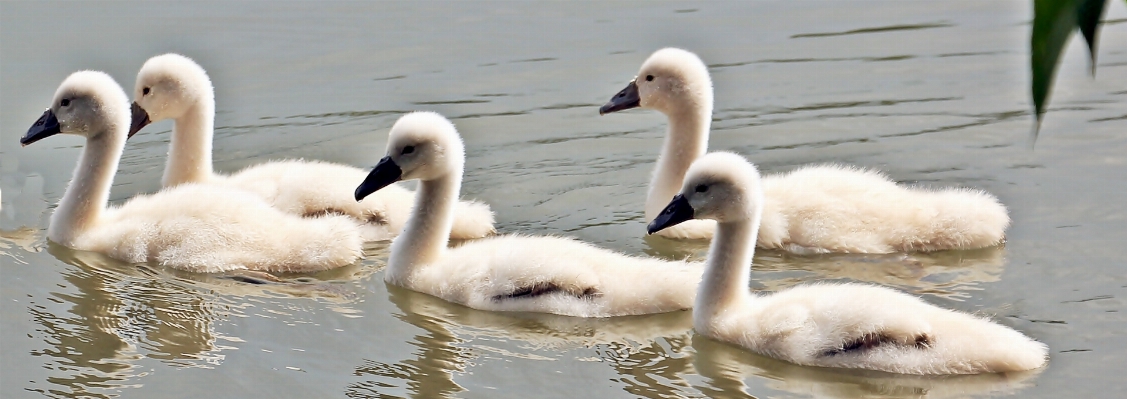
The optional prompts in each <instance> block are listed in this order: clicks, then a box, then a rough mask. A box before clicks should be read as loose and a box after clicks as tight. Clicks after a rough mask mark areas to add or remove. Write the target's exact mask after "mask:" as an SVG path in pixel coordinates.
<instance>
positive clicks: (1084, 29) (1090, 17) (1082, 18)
mask: <svg viewBox="0 0 1127 399" xmlns="http://www.w3.org/2000/svg"><path fill="white" fill-rule="evenodd" d="M1106 4H1107V2H1106V1H1104V0H1090V1H1083V2H1081V3H1080V8H1079V9H1078V10H1077V14H1076V18H1077V21H1076V22H1077V23H1079V24H1080V33H1081V34H1083V35H1084V41H1085V42H1088V57H1089V60H1090V61H1091V62H1092V76H1095V75H1096V54H1097V52H1096V44H1097V43H1098V41H1099V39H1100V38H1099V31H1098V30H1096V28H1098V27H1099V26H1100V19H1101V18H1103V15H1104V8H1105V7H1104V5H1106Z"/></svg>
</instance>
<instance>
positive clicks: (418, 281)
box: [355, 112, 701, 317]
mask: <svg viewBox="0 0 1127 399" xmlns="http://www.w3.org/2000/svg"><path fill="white" fill-rule="evenodd" d="M464 164H465V149H464V146H463V144H462V139H461V137H460V136H459V135H458V132H457V131H456V130H455V128H454V125H453V124H451V123H450V122H449V121H448V120H446V118H443V117H442V116H441V115H438V114H435V113H430V112H415V113H411V114H407V115H404V116H403V117H402V118H400V119H399V120H398V121H397V122H396V123H395V125H394V126H392V128H391V133H390V138H389V140H388V144H387V156H386V157H384V158H383V159H381V160H380V162H379V164H378V165H376V167H375V169H373V170H372V172H371V174H369V175H368V177H367V178H365V179H364V181H363V183H361V184H360V185H359V186H358V187H356V192H355V196H356V199H357V200H360V199H363V198H364V197H365V196H367V195H369V194H371V193H373V192H376V191H377V190H380V189H382V188H383V187H386V186H387V185H389V184H392V183H394V182H396V181H399V180H409V179H418V180H419V189H418V195H417V196H416V198H415V206H414V210H413V211H412V214H411V217H410V218H409V220H408V221H407V226H406V228H404V230H403V233H402V234H401V235H400V236H398V237H396V238H395V240H394V241H393V242H392V246H391V256H390V258H389V260H388V266H387V270H386V271H385V275H384V280H385V281H387V282H389V283H391V284H395V285H398V286H402V287H406V288H409V289H412V290H415V291H419V292H423V293H427V294H430V295H434V296H436V297H439V298H442V299H445V300H447V301H450V302H454V303H458V304H462V305H465V306H468V307H471V308H475V309H482V310H496V311H529V312H541V313H554V314H560V315H568V316H580V317H607V316H620V315H636V314H647V313H661V312H669V311H675V310H683V309H688V308H689V307H690V306H691V305H692V301H693V297H694V296H695V289H696V284H697V282H698V281H700V274H701V267H700V266H701V265H700V264H699V263H695V264H694V263H686V262H671V261H664V260H658V259H651V258H642V257H634V256H627V255H623V254H620V253H617V252H613V251H609V250H606V249H601V248H598V247H595V246H593V245H590V244H585V243H582V242H579V241H576V240H573V239H570V238H561V237H530V236H518V235H506V236H498V237H489V238H485V239H482V240H476V241H470V242H466V243H464V244H462V245H461V246H459V247H456V248H447V240H448V239H447V237H448V236H449V233H450V225H451V223H452V218H453V213H454V212H453V211H454V204H455V201H456V200H457V198H458V191H459V190H460V187H461V183H462V172H463V168H464Z"/></svg>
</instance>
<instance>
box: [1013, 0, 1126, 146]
mask: <svg viewBox="0 0 1127 399" xmlns="http://www.w3.org/2000/svg"><path fill="white" fill-rule="evenodd" d="M1105 4H1107V1H1106V0H1033V33H1032V35H1031V36H1030V41H1029V50H1030V51H1029V56H1030V60H1029V64H1030V69H1031V70H1032V72H1033V81H1032V82H1031V83H1032V95H1033V109H1034V115H1035V117H1036V126H1035V127H1034V130H1033V139H1034V140H1036V139H1037V131H1038V130H1039V128H1040V126H1041V118H1042V115H1043V114H1044V113H1045V109H1046V108H1047V107H1048V103H1049V89H1050V88H1051V87H1052V85H1053V80H1054V77H1055V74H1056V69H1057V63H1058V62H1059V61H1060V55H1061V53H1063V52H1064V47H1065V45H1066V44H1068V39H1069V38H1070V37H1071V36H1072V32H1074V31H1075V30H1076V29H1080V32H1081V34H1083V35H1084V40H1085V41H1086V42H1087V43H1088V53H1089V55H1090V59H1091V62H1092V71H1093V74H1094V73H1095V68H1096V62H1095V60H1096V42H1097V39H1098V35H1097V33H1098V32H1097V28H1098V27H1099V24H1100V18H1101V17H1102V16H1103V10H1104V5H1105Z"/></svg>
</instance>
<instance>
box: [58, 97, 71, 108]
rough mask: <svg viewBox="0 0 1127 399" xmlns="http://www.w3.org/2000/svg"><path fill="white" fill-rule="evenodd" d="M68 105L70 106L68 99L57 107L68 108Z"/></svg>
mask: <svg viewBox="0 0 1127 399" xmlns="http://www.w3.org/2000/svg"><path fill="white" fill-rule="evenodd" d="M68 105H70V100H69V99H66V98H64V99H63V101H60V102H59V106H61V107H65V106H68Z"/></svg>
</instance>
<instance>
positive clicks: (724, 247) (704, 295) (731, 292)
mask: <svg viewBox="0 0 1127 399" xmlns="http://www.w3.org/2000/svg"><path fill="white" fill-rule="evenodd" d="M761 214H762V213H761V212H756V213H755V215H754V216H753V218H752V219H750V220H740V221H735V222H724V223H717V224H716V226H717V227H716V229H717V230H716V236H715V237H713V239H712V246H711V247H710V248H709V250H708V263H707V265H706V266H705V271H704V276H703V277H702V279H701V283H700V288H699V289H698V290H697V299H696V304H695V307H694V308H693V324H694V326H698V328H703V327H704V326H707V325H709V323H708V320H712V319H713V318H714V317H716V316H717V315H719V314H722V313H723V312H724V310H725V309H730V308H731V307H733V306H739V304H741V303H747V302H748V301H750V300H751V299H752V295H751V292H750V291H749V290H750V288H749V287H748V284H749V283H750V282H751V259H752V256H754V255H755V237H756V236H758V234H759V219H760V217H761Z"/></svg>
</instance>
